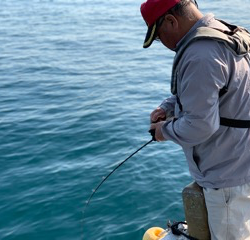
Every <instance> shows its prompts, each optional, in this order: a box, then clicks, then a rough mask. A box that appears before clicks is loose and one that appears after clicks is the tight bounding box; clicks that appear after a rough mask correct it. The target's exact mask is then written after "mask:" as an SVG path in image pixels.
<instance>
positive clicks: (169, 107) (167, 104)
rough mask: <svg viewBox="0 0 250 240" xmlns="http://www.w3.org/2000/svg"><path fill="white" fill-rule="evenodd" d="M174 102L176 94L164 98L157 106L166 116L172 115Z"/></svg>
mask: <svg viewBox="0 0 250 240" xmlns="http://www.w3.org/2000/svg"><path fill="white" fill-rule="evenodd" d="M175 104H176V96H174V95H172V96H170V97H169V98H167V99H165V100H164V101H163V102H162V103H161V105H160V106H159V107H160V108H162V109H164V110H165V112H166V115H167V116H168V117H173V116H174V108H175Z"/></svg>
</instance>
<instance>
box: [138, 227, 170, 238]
mask: <svg viewBox="0 0 250 240" xmlns="http://www.w3.org/2000/svg"><path fill="white" fill-rule="evenodd" d="M166 235H167V232H166V231H165V230H164V229H163V228H160V227H152V228H149V229H148V230H147V231H146V232H145V234H144V235H143V238H142V240H160V239H162V238H164V237H165V236H166Z"/></svg>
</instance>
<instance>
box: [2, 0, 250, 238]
mask: <svg viewBox="0 0 250 240" xmlns="http://www.w3.org/2000/svg"><path fill="white" fill-rule="evenodd" d="M140 4H141V1H139V0H126V1H125V0H119V1H115V0H110V1H103V0H96V1H90V0H1V2H0V23H1V24H0V109H1V111H0V196H1V197H0V239H5V240H10V239H18V240H19V239H20V240H30V239H32V240H34V239H36V240H39V239H43V240H44V239H46V240H50V239H51V240H54V239H60V240H61V239H65V240H66V239H67V240H70V239H88V240H91V239H108V240H113V239H119V240H120V239H121V240H122V239H126V240H134V239H136V240H137V239H138V240H139V239H141V238H142V235H143V233H144V232H145V231H146V230H147V229H148V228H149V227H151V226H161V227H165V226H166V222H167V220H184V212H183V207H182V198H181V191H182V189H183V187H184V186H185V185H187V184H188V183H189V182H190V181H191V178H190V175H189V172H188V168H187V164H186V162H185V158H184V155H183V153H182V151H181V148H180V147H179V146H177V145H175V144H173V143H171V142H164V143H151V144H150V145H149V146H147V147H146V148H145V149H143V150H142V151H141V152H139V153H138V154H137V155H135V156H134V157H133V158H132V159H130V160H129V161H128V162H126V164H125V165H123V166H122V167H121V168H120V169H118V170H117V171H116V172H115V174H114V175H112V176H111V177H110V178H109V179H108V181H107V182H105V184H104V185H103V186H102V187H101V188H100V189H99V191H98V192H97V193H96V195H95V196H94V197H93V199H92V201H91V203H90V205H89V207H88V208H87V210H86V213H85V214H86V215H85V216H86V218H85V220H84V221H83V222H82V220H83V219H82V210H83V207H84V204H85V201H86V200H87V199H88V197H89V195H90V194H91V191H92V189H93V188H95V187H96V185H97V184H98V183H99V182H100V181H101V180H102V177H103V176H105V175H107V174H108V173H109V172H110V171H111V170H112V169H113V168H114V167H115V166H116V165H117V164H118V163H119V162H120V161H122V160H124V159H125V158H126V157H127V156H128V155H130V154H131V153H132V152H133V151H135V150H136V149H137V148H139V147H140V146H141V145H143V144H144V143H145V142H147V141H148V140H150V135H149V134H148V132H147V131H148V128H149V114H150V112H151V111H152V110H153V109H154V108H155V107H156V106H158V104H159V103H160V102H161V101H162V100H163V99H164V98H165V97H167V96H168V95H169V94H170V91H169V79H170V74H171V64H172V58H173V53H172V52H170V51H169V50H166V49H165V48H164V47H162V46H161V45H160V44H159V43H158V44H157V43H154V44H153V46H152V47H151V48H150V49H147V50H145V49H142V42H143V40H144V34H145V31H146V28H145V24H144V23H143V21H142V19H141V16H140V12H139V8H140ZM199 5H200V8H201V9H202V10H203V11H204V12H205V13H206V12H214V13H215V14H216V16H217V17H219V18H223V19H225V20H228V21H230V22H233V23H237V24H240V25H242V26H245V27H248V28H250V21H249V10H250V7H249V1H244V2H242V1H232V0H229V1H228V0H227V1H213V2H212V3H211V1H208V0H205V1H200V2H199ZM82 223H83V224H82Z"/></svg>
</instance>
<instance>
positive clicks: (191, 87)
mask: <svg viewBox="0 0 250 240" xmlns="http://www.w3.org/2000/svg"><path fill="white" fill-rule="evenodd" d="M141 14H142V17H143V18H144V20H145V22H146V23H147V25H148V32H147V35H146V39H145V42H144V46H143V47H144V48H147V47H149V46H150V45H151V44H152V42H153V41H154V40H156V39H159V40H160V41H161V42H162V44H163V45H164V46H166V47H167V48H169V49H171V50H173V51H175V52H176V56H175V60H174V64H173V72H172V81H171V91H172V93H173V95H172V96H171V97H169V98H167V99H166V100H164V101H163V102H162V104H161V105H160V106H159V107H158V108H157V109H155V110H154V111H153V112H152V113H151V129H155V138H156V140H157V141H166V140H171V141H173V142H175V143H177V144H179V145H181V146H182V148H183V150H184V153H185V155H186V158H187V162H188V165H189V170H190V173H191V176H192V177H193V178H194V180H195V181H196V182H197V183H198V184H199V185H200V186H201V187H203V192H204V195H205V201H206V205H207V209H208V221H209V228H210V233H211V238H212V239H223V240H224V239H229V240H231V239H236V240H239V239H250V130H249V128H250V122H249V120H250V58H249V54H248V52H249V44H250V38H249V36H248V35H247V32H246V31H245V30H244V29H242V28H241V30H239V28H234V27H232V26H231V25H227V24H226V23H225V22H221V21H218V20H216V19H215V18H214V16H213V15H212V14H207V15H205V16H203V14H202V13H201V12H200V11H199V10H198V8H197V5H196V2H192V1H190V0H148V1H146V2H144V3H143V4H142V5H141ZM203 27H205V28H203ZM209 29H210V30H211V29H212V30H211V31H212V32H211V34H210V32H209V34H208V35H209V37H207V38H206V37H204V35H206V33H207V31H210V30H209ZM198 30H199V31H200V30H202V31H203V30H204V31H205V34H204V32H203V33H202V34H201V37H200V38H199V37H197V34H200V33H199V31H198ZM217 34H218V35H220V37H219V40H216V39H217V37H216V36H217ZM238 34H246V35H247V37H246V38H245V39H244V37H243V38H242V39H244V41H246V43H245V42H244V41H243V40H242V39H241V40H239V42H238V43H237V44H238V45H237V44H236V45H235V42H237V41H238V40H237V39H238ZM210 35H211V36H212V35H214V36H212V37H211V36H210ZM224 36H225V39H227V40H225V41H224V40H221V39H220V38H223V37H224ZM235 36H236V37H235ZM195 37H197V38H196V40H195V41H194V40H192V39H194V38H195ZM239 38H240V37H239ZM232 39H233V40H232ZM234 39H236V41H234ZM242 41H243V42H244V43H243V44H242ZM242 49H243V50H242Z"/></svg>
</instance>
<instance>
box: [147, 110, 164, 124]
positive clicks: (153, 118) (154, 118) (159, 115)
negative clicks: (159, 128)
mask: <svg viewBox="0 0 250 240" xmlns="http://www.w3.org/2000/svg"><path fill="white" fill-rule="evenodd" d="M164 120H166V112H165V110H163V109H162V108H160V107H158V108H156V109H155V110H154V111H153V112H152V113H151V114H150V122H151V123H157V122H160V121H164Z"/></svg>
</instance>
